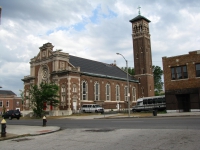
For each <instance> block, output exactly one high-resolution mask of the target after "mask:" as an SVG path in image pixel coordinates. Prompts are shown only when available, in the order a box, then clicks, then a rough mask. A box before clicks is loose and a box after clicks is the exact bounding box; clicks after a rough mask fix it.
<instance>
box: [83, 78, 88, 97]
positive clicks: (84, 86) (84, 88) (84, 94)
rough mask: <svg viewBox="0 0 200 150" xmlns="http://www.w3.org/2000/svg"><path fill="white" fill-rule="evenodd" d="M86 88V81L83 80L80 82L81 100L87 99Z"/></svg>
mask: <svg viewBox="0 0 200 150" xmlns="http://www.w3.org/2000/svg"><path fill="white" fill-rule="evenodd" d="M87 89H88V86H87V82H86V81H83V82H82V100H86V99H87Z"/></svg>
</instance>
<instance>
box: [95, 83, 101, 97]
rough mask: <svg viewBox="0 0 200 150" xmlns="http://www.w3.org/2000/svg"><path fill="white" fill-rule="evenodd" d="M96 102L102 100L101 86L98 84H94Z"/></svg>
mask: <svg viewBox="0 0 200 150" xmlns="http://www.w3.org/2000/svg"><path fill="white" fill-rule="evenodd" d="M94 100H95V101H98V100H100V85H99V83H98V82H95V83H94Z"/></svg>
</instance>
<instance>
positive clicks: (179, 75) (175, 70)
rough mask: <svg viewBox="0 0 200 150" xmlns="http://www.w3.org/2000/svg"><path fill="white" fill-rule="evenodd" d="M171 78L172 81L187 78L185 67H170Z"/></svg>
mask: <svg viewBox="0 0 200 150" xmlns="http://www.w3.org/2000/svg"><path fill="white" fill-rule="evenodd" d="M171 78H172V80H179V79H186V78H188V73H187V67H186V66H178V67H171Z"/></svg>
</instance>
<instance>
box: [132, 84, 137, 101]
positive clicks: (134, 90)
mask: <svg viewBox="0 0 200 150" xmlns="http://www.w3.org/2000/svg"><path fill="white" fill-rule="evenodd" d="M132 93H133V101H134V102H136V88H135V87H133V88H132Z"/></svg>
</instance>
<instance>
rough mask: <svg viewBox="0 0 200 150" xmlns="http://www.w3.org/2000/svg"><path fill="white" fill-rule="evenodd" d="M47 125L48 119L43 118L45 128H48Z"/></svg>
mask: <svg viewBox="0 0 200 150" xmlns="http://www.w3.org/2000/svg"><path fill="white" fill-rule="evenodd" d="M46 123H47V119H46V117H45V116H44V117H43V127H46Z"/></svg>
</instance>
